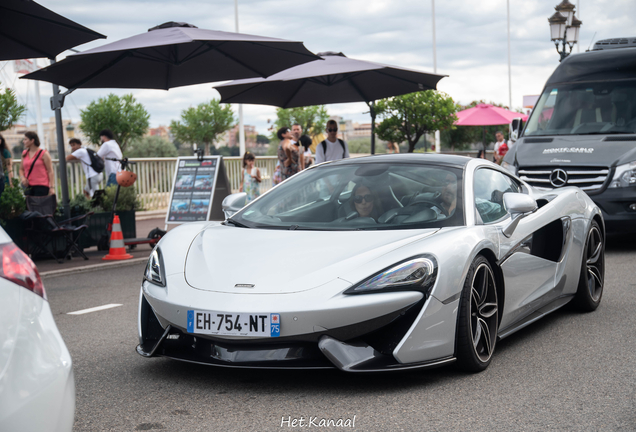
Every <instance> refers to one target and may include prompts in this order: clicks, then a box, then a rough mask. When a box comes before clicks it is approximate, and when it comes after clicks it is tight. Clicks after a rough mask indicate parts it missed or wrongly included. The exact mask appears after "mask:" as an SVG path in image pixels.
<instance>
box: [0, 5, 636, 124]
mask: <svg viewBox="0 0 636 432" xmlns="http://www.w3.org/2000/svg"><path fill="white" fill-rule="evenodd" d="M571 1H572V2H573V3H574V4H577V3H578V4H579V7H578V8H577V11H578V12H577V14H576V15H577V17H578V18H579V19H581V20H582V21H583V25H582V27H581V32H580V41H581V43H580V45H581V46H580V50H581V51H584V50H586V49H587V48H588V46H590V44H591V43H592V41H593V40H594V41H596V40H599V39H607V38H613V37H626V36H636V34H634V33H636V32H635V31H634V30H633V17H634V16H636V2H634V1H633V0H619V1H613V0H593V1H592V0H578V1H576V0H571ZM38 2H39V3H40V4H42V5H43V6H45V7H47V8H49V9H51V10H53V11H55V12H57V13H59V14H61V15H64V16H66V17H68V18H70V19H72V20H74V21H76V22H78V23H80V24H83V25H85V26H87V27H89V28H91V29H93V30H95V31H97V32H100V33H102V34H104V35H106V36H108V39H106V40H103V39H102V40H98V41H95V42H91V43H89V44H85V45H83V46H80V47H78V48H77V49H79V50H80V51H83V50H86V49H89V48H93V47H96V46H100V45H103V44H105V43H109V42H114V41H116V40H119V39H122V38H126V37H129V36H133V35H136V34H139V33H143V32H146V31H147V30H148V29H149V28H151V27H154V26H156V25H158V24H161V23H164V22H167V21H183V22H187V23H190V24H193V25H196V26H197V27H199V28H206V29H213V30H223V31H234V25H235V24H234V0H208V1H204V0H198V1H197V0H179V1H174V0H171V1H164V0H155V1H140V0H126V1H120V0H108V1H106V0H81V1H80V0H38ZM238 2H239V30H240V32H242V33H249V34H255V35H262V36H270V37H277V38H283V39H290V40H300V41H303V42H304V43H305V46H306V47H307V48H308V49H309V50H310V51H313V52H315V53H317V52H321V51H341V52H343V53H345V54H346V55H347V56H348V57H352V58H357V59H362V60H370V61H377V62H382V63H387V64H392V65H397V66H402V67H407V68H412V69H417V70H421V71H425V72H433V37H432V19H431V18H432V10H431V0H238ZM509 2H510V31H511V52H512V55H511V62H512V105H513V106H514V107H519V108H520V107H521V106H522V97H523V95H534V94H538V93H540V92H541V89H542V87H543V84H544V82H545V80H546V79H547V78H548V77H549V75H550V74H551V72H552V71H553V70H554V68H555V67H556V66H557V65H558V58H559V57H558V54H557V53H556V50H555V48H554V44H553V43H552V42H551V41H550V33H549V26H548V22H547V18H548V17H549V16H550V15H552V14H553V13H554V6H555V5H556V4H557V3H558V0H552V1H549V0H548V1H546V0H509ZM630 16H631V17H632V18H629V17H630ZM435 23H436V30H437V31H436V38H437V71H438V73H441V74H446V75H448V77H447V78H444V79H443V80H442V81H441V82H440V84H439V86H438V88H439V89H440V90H442V91H444V92H446V93H448V94H449V95H450V96H451V97H453V99H454V100H455V101H457V102H460V103H469V102H470V101H472V100H475V99H484V100H487V101H495V102H498V103H504V104H508V64H507V62H508V58H507V39H506V0H481V1H473V0H453V1H440V0H437V2H436V3H435ZM576 51H577V48H576V47H575V48H574V52H576ZM69 53H70V52H68V51H67V52H66V53H63V54H62V55H61V56H59V57H58V60H60V59H61V58H62V57H64V56H65V55H66V54H69ZM40 62H41V63H40V65H44V61H43V60H40ZM3 66H5V64H4V63H2V62H0V68H2V67H3ZM0 80H2V81H3V86H6V85H9V86H13V87H14V88H15V89H16V90H17V91H18V93H19V95H20V98H21V100H22V101H23V102H27V103H28V106H29V113H28V117H27V123H28V124H32V123H34V122H35V118H36V117H35V115H36V114H35V103H34V100H35V98H34V96H33V95H34V88H33V84H31V85H30V86H27V85H26V83H25V82H24V80H22V81H19V80H16V79H15V75H14V74H13V67H12V66H11V65H7V66H5V67H4V68H3V70H2V74H1V75H0ZM40 87H41V93H42V99H43V103H42V107H43V108H42V109H43V116H44V118H47V117H49V116H50V115H52V114H50V111H49V110H48V106H49V104H48V97H49V96H50V94H51V90H50V85H49V84H47V83H43V84H41V85H40ZM131 92H132V93H133V94H134V95H135V97H136V99H137V100H138V101H139V102H141V103H143V104H144V106H145V107H146V109H147V110H148V112H149V113H150V115H151V117H150V122H151V125H152V126H153V127H154V126H158V125H167V124H169V122H170V120H173V119H174V120H176V119H178V118H179V116H180V113H181V111H182V110H183V109H185V108H187V107H189V106H196V105H198V104H199V103H201V102H206V101H208V100H210V99H212V98H218V97H219V95H218V93H217V92H216V91H215V90H213V89H212V86H211V84H204V85H198V86H190V87H183V88H178V89H172V90H169V91H167V92H166V91H162V90H121V89H88V90H81V89H80V90H76V91H75V92H74V93H72V94H71V95H70V97H68V98H67V99H66V105H65V107H64V111H63V116H64V117H65V118H71V119H73V120H74V121H77V120H79V111H80V110H81V109H82V108H84V107H85V106H86V105H87V104H88V103H90V101H92V100H94V99H97V98H98V97H100V96H105V95H107V94H109V93H116V94H126V93H131ZM45 99H46V100H45ZM327 109H328V111H329V113H330V114H335V115H340V116H343V117H345V118H350V119H352V120H353V121H358V122H369V121H370V120H369V117H368V114H365V111H366V105H365V104H360V103H352V104H339V105H329V106H327ZM244 116H245V124H251V125H255V126H256V128H257V130H258V131H259V133H265V132H266V130H267V127H268V123H267V121H268V119H271V120H273V119H274V118H275V109H274V108H273V107H267V106H258V105H245V106H244Z"/></svg>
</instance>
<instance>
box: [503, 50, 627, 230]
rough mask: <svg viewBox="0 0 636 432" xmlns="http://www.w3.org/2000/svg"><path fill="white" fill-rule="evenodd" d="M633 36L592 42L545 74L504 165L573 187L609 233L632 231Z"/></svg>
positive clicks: (532, 180) (542, 182) (538, 182)
mask: <svg viewBox="0 0 636 432" xmlns="http://www.w3.org/2000/svg"><path fill="white" fill-rule="evenodd" d="M634 59H636V38H621V39H607V40H601V41H598V42H597V43H596V44H595V45H594V49H593V50H592V51H590V52H585V53H581V54H572V55H570V56H568V57H567V58H566V59H564V60H563V61H562V62H561V64H560V65H559V66H558V67H557V68H556V70H555V71H554V73H553V74H552V76H550V78H549V79H548V81H547V83H546V85H545V88H544V89H543V92H542V94H541V96H540V98H539V100H538V102H537V104H536V105H535V108H534V110H533V111H532V114H531V115H530V118H529V119H528V122H527V125H526V126H525V130H524V131H523V133H522V134H521V136H520V138H519V140H518V141H517V142H516V143H515V145H514V146H513V147H512V148H511V150H510V151H509V152H508V154H507V155H506V156H505V157H504V159H503V163H502V166H503V167H504V168H506V169H508V170H509V171H511V172H512V173H514V174H517V175H518V176H519V177H520V178H521V179H522V180H524V181H526V182H527V183H529V184H530V185H532V186H534V187H535V188H537V189H540V190H553V189H558V188H561V187H564V186H577V187H579V188H580V189H581V190H583V191H585V192H586V193H587V194H588V195H589V196H590V197H591V198H592V199H593V200H594V202H595V203H596V204H597V205H598V206H599V207H600V208H601V210H602V212H603V217H604V219H605V223H606V226H607V230H608V233H622V234H624V233H636V60H634Z"/></svg>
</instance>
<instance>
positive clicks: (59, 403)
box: [0, 228, 75, 432]
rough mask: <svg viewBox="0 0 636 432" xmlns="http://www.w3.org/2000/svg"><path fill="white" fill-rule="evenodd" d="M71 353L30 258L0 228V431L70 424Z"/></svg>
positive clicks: (59, 429)
mask: <svg viewBox="0 0 636 432" xmlns="http://www.w3.org/2000/svg"><path fill="white" fill-rule="evenodd" d="M74 419H75V380H74V378H73V369H72V362H71V355H70V354H69V352H68V350H67V349H66V345H64V341H63V340H62V336H61V335H60V332H59V331H58V329H57V326H56V325H55V321H54V320H53V314H52V313H51V308H50V306H49V302H48V301H47V300H46V292H45V291H44V286H43V285H42V280H41V279H40V275H39V273H38V271H37V269H36V267H35V265H34V264H33V261H31V259H30V258H29V257H28V256H27V255H26V254H25V253H24V252H22V250H20V248H18V247H17V246H16V245H15V244H14V243H13V242H12V241H11V238H10V237H9V236H8V235H7V234H6V232H5V231H4V230H3V229H2V228H0V431H2V432H49V431H52V432H63V431H71V430H72V429H73V422H74Z"/></svg>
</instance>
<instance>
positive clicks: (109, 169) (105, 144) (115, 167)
mask: <svg viewBox="0 0 636 432" xmlns="http://www.w3.org/2000/svg"><path fill="white" fill-rule="evenodd" d="M99 140H100V142H101V147H100V148H99V150H97V155H98V156H99V157H101V158H102V159H103V160H104V171H105V172H106V187H108V186H113V185H114V186H117V173H118V172H119V171H121V164H120V163H119V162H117V161H112V160H108V159H122V157H123V155H122V152H121V148H120V147H119V144H117V141H115V138H114V135H113V133H112V132H111V131H110V129H104V130H102V131H101V132H100V133H99Z"/></svg>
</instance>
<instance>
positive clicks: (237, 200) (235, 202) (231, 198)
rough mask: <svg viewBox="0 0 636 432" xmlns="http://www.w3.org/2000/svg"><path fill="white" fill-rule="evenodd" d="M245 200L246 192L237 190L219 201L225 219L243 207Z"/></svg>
mask: <svg viewBox="0 0 636 432" xmlns="http://www.w3.org/2000/svg"><path fill="white" fill-rule="evenodd" d="M246 202H247V194H246V193H245V192H239V193H235V194H231V195H228V196H226V197H225V199H224V200H223V202H222V203H221V208H222V209H223V214H224V215H225V219H227V218H229V217H232V216H234V213H236V212H237V211H239V210H240V209H242V208H243V207H245V203H246Z"/></svg>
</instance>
